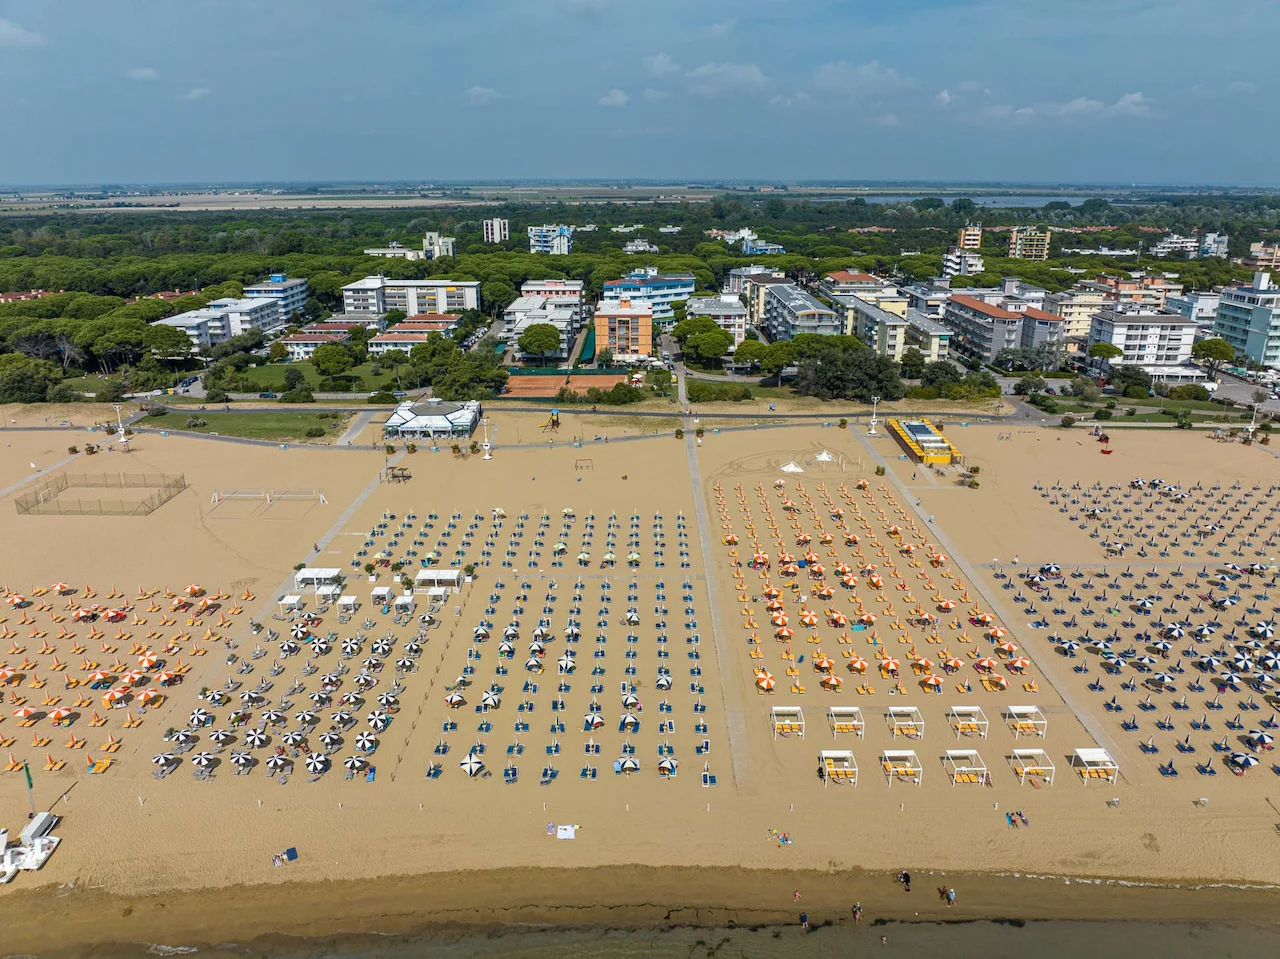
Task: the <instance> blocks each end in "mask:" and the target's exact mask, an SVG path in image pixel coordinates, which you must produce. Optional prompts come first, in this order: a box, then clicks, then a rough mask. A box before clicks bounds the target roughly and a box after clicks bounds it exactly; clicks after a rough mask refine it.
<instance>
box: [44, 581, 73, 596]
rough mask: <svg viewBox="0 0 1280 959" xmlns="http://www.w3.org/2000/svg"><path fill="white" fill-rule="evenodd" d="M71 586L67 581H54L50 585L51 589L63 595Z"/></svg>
mask: <svg viewBox="0 0 1280 959" xmlns="http://www.w3.org/2000/svg"><path fill="white" fill-rule="evenodd" d="M70 588H71V587H70V586H69V585H68V584H67V583H54V584H53V585H52V586H50V587H49V589H51V590H53V592H55V593H58V594H59V595H61V594H62V593H65V592H66V591H67V590H69V589H70Z"/></svg>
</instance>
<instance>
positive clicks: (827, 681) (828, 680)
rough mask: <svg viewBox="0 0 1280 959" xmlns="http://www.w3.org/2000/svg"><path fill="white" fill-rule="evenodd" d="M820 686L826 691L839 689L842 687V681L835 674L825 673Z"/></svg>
mask: <svg viewBox="0 0 1280 959" xmlns="http://www.w3.org/2000/svg"><path fill="white" fill-rule="evenodd" d="M822 685H823V686H826V687H827V688H828V689H839V688H840V687H841V686H843V685H844V679H843V678H842V677H840V676H837V675H836V674H835V673H827V674H826V675H825V676H823V677H822Z"/></svg>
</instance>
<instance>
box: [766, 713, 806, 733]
mask: <svg viewBox="0 0 1280 959" xmlns="http://www.w3.org/2000/svg"><path fill="white" fill-rule="evenodd" d="M769 725H771V726H772V727H773V738H774V739H777V738H778V736H779V735H788V734H790V733H795V734H796V735H798V736H799V737H800V738H801V739H804V710H802V709H801V708H800V707H799V706H770V707H769Z"/></svg>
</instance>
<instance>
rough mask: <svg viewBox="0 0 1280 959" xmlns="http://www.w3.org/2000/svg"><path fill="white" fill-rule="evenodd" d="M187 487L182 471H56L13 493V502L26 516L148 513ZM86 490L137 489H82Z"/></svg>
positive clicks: (133, 514)
mask: <svg viewBox="0 0 1280 959" xmlns="http://www.w3.org/2000/svg"><path fill="white" fill-rule="evenodd" d="M186 488H187V478H186V476H184V475H183V474H181V473H58V474H57V475H55V476H50V477H49V478H48V479H46V480H44V481H43V482H42V483H40V485H38V486H36V487H35V488H34V489H32V490H31V491H30V492H28V493H23V494H22V495H20V496H18V497H15V499H14V504H15V505H16V506H17V508H18V512H19V513H20V514H22V515H27V516H149V515H150V514H152V513H154V512H155V511H156V510H157V509H159V508H160V507H161V506H163V505H164V504H165V503H167V502H169V500H171V499H173V498H174V497H175V496H177V495H178V494H179V493H181V492H182V491H183V490H184V489H186ZM88 490H137V491H138V492H137V493H135V494H133V495H126V494H124V493H123V492H121V493H117V494H116V495H114V496H110V495H108V496H103V495H102V494H98V495H96V496H95V495H89V494H88V493H87V492H82V491H88ZM145 490H150V491H151V492H149V493H148V492H144V491H145ZM69 491H70V495H67V494H68V493H69Z"/></svg>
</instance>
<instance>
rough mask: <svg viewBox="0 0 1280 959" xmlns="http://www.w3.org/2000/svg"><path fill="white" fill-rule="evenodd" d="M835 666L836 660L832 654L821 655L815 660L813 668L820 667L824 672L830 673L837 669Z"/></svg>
mask: <svg viewBox="0 0 1280 959" xmlns="http://www.w3.org/2000/svg"><path fill="white" fill-rule="evenodd" d="M835 667H836V661H835V660H834V659H832V658H831V657H830V656H819V657H817V658H816V659H814V661H813V668H814V669H820V670H822V671H824V672H828V673H829V672H831V670H833V669H835Z"/></svg>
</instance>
